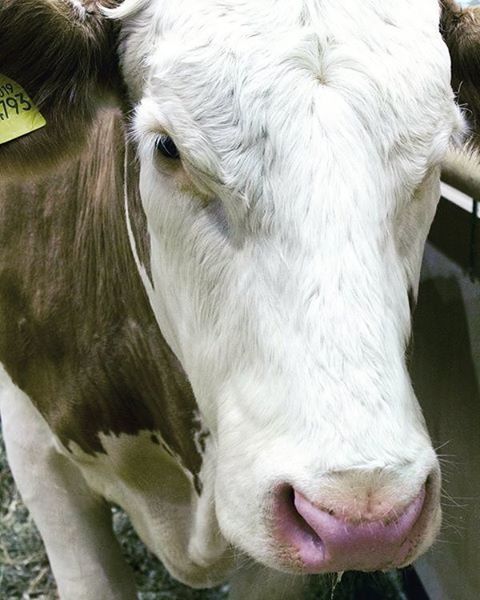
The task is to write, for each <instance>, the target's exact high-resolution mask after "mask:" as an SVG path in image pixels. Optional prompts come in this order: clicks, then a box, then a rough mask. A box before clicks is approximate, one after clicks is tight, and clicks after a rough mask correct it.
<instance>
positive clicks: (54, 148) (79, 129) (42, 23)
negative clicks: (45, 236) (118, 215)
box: [0, 0, 118, 174]
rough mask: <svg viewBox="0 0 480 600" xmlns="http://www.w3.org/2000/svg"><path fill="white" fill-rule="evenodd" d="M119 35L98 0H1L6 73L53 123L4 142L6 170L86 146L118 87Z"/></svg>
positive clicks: (0, 61) (0, 151) (1, 160)
mask: <svg viewBox="0 0 480 600" xmlns="http://www.w3.org/2000/svg"><path fill="white" fill-rule="evenodd" d="M105 5H107V6H108V5H109V6H111V7H113V6H115V5H116V2H112V1H110V2H108V1H107V2H102V6H105ZM115 37H116V36H115V25H114V23H113V22H112V21H111V20H110V19H107V18H105V17H104V15H103V14H102V13H101V11H100V3H99V2H96V1H94V0H81V1H80V0H21V1H19V0H2V1H1V2H0V73H1V74H3V75H6V76H7V77H10V78H11V79H13V80H14V81H16V82H17V83H19V84H20V85H21V86H22V87H23V88H24V89H25V90H26V92H27V93H28V95H29V96H30V97H31V98H32V99H33V101H34V102H35V104H36V105H37V106H38V108H39V109H40V111H41V112H42V114H43V116H44V117H45V118H46V121H47V126H46V127H44V128H43V129H39V130H38V131H35V132H33V133H31V134H29V135H28V136H24V137H22V138H19V139H17V140H15V141H14V142H9V143H6V144H2V145H0V164H1V165H2V174H5V173H6V174H8V173H12V172H13V173H15V174H18V173H20V174H22V172H23V173H24V172H26V173H28V174H31V172H32V171H35V170H44V169H45V168H48V167H49V166H50V165H53V164H56V163H57V162H58V161H59V160H63V159H68V158H69V157H71V156H72V155H73V154H75V153H76V152H78V151H79V150H81V148H82V147H83V145H84V140H85V137H86V136H85V134H86V132H87V131H88V126H89V124H90V123H91V122H92V121H93V118H94V116H95V113H96V111H97V109H98V108H99V106H101V105H102V103H104V102H105V101H107V100H108V97H109V96H111V94H112V91H113V90H115V89H116V88H117V87H118V75H117V73H118V70H117V59H116V41H115Z"/></svg>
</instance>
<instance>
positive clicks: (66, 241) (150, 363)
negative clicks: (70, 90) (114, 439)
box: [0, 110, 201, 489]
mask: <svg viewBox="0 0 480 600" xmlns="http://www.w3.org/2000/svg"><path fill="white" fill-rule="evenodd" d="M88 133H89V138H90V139H89V142H88V145H87V147H86V148H85V150H84V152H83V153H82V154H81V156H80V157H79V159H77V160H75V161H71V163H70V164H69V165H68V166H66V167H62V168H61V169H58V170H56V171H54V172H52V173H51V174H49V175H48V176H43V177H41V178H39V179H37V181H36V182H35V183H34V184H32V183H23V184H18V183H7V184H6V183H5V182H3V183H2V185H1V186H0V240H1V253H0V362H2V363H3V364H4V365H5V367H6V369H7V371H8V373H9V374H10V376H11V377H12V379H13V380H14V381H15V383H16V384H17V385H18V386H19V387H20V388H21V389H22V390H24V391H25V392H26V393H27V394H28V395H29V396H30V398H31V399H32V400H33V402H34V404H35V405H36V406H37V407H38V409H39V410H40V412H41V413H42V414H43V415H44V417H45V419H46V420H47V422H48V423H49V425H50V427H51V429H52V430H53V431H54V432H55V433H56V434H57V435H58V436H59V437H60V439H61V440H62V441H63V442H64V443H65V444H66V445H68V442H69V441H71V440H73V441H75V442H76V443H77V444H78V445H79V446H80V447H81V448H82V449H83V450H84V451H85V452H88V453H93V452H101V451H102V450H103V448H102V445H101V443H100V440H99V438H98V433H99V432H105V433H109V432H110V433H114V434H120V433H130V434H134V433H136V432H138V431H140V430H159V431H160V432H161V434H162V438H163V440H164V441H165V442H166V444H168V446H169V448H170V449H171V450H172V451H173V452H174V453H175V454H177V455H178V456H180V457H181V459H182V461H183V463H184V465H185V466H186V467H187V468H188V469H189V470H190V471H191V472H192V473H193V474H194V475H195V476H196V475H197V474H198V471H199V469H200V466H201V456H200V455H199V454H198V452H197V450H196V447H195V444H194V436H193V432H194V430H195V428H196V427H197V424H196V422H195V414H194V413H195V410H196V402H195V399H194V396H193V393H192V391H191V388H190V386H189V384H188V382H187V380H186V378H185V375H184V373H183V371H182V369H181V367H180V365H179V363H178V361H177V359H176V358H175V356H174V355H173V353H172V352H171V351H170V349H169V347H168V346H167V344H166V342H165V340H164V339H163V337H162V334H161V332H160V330H159V328H158V325H157V323H156V320H155V318H154V315H153V313H152V310H151V308H150V304H149V302H148V299H147V297H146V294H145V290H144V287H143V284H142V282H141V280H140V276H139V275H138V271H137V268H136V265H135V263H134V260H133V256H132V253H131V250H130V244H129V240H128V235H127V230H126V224H125V218H124V206H123V179H124V177H123V173H124V152H125V144H124V132H123V125H122V120H121V115H120V114H119V113H118V112H114V111H112V110H108V111H106V112H105V111H101V112H100V113H99V114H98V116H97V119H96V121H95V122H94V124H93V127H91V128H89V129H88ZM129 171H130V178H131V179H132V185H133V186H137V185H138V182H137V180H136V179H135V169H134V168H132V167H131V168H130V169H129ZM130 211H131V213H132V214H133V213H136V214H137V216H138V206H137V205H136V203H135V202H132V204H131V206H130ZM135 221H136V222H138V219H134V222H135ZM138 234H139V235H138V237H139V238H141V237H142V232H141V231H139V232H138ZM196 483H197V484H198V480H196ZM197 489H198V485H197Z"/></svg>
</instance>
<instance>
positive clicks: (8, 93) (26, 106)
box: [0, 74, 47, 144]
mask: <svg viewBox="0 0 480 600" xmlns="http://www.w3.org/2000/svg"><path fill="white" fill-rule="evenodd" d="M46 124H47V122H46V121H45V119H44V118H43V117H42V115H41V114H40V111H39V110H38V108H37V107H36V106H35V104H34V103H33V102H32V100H31V98H29V97H28V95H27V93H26V92H25V90H24V89H23V88H22V87H21V86H20V85H18V83H16V82H15V81H13V79H9V78H8V77H5V75H2V74H0V144H5V142H9V141H10V140H14V139H15V138H18V137H20V136H22V135H25V134H27V133H31V132H32V131H35V130H36V129H40V128H41V127H45V125H46Z"/></svg>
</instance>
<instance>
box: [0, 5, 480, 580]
mask: <svg viewBox="0 0 480 600" xmlns="http://www.w3.org/2000/svg"><path fill="white" fill-rule="evenodd" d="M105 2H106V3H108V4H110V5H116V4H121V5H120V7H119V8H118V9H117V10H116V11H114V14H113V16H116V17H117V18H118V19H120V20H121V32H120V36H121V37H120V42H121V43H120V52H121V62H122V67H123V73H124V78H125V81H126V84H127V87H128V90H129V94H130V98H131V100H132V101H133V103H134V105H135V111H134V115H135V117H134V120H133V131H134V136H135V138H136V143H137V148H138V156H139V162H140V170H141V176H140V192H141V197H142V201H143V206H144V209H145V213H146V216H147V221H148V228H149V234H150V238H151V240H150V241H151V257H150V260H149V262H150V263H151V264H148V265H141V264H140V265H139V266H140V269H141V272H142V273H143V274H144V275H145V276H144V282H145V286H146V288H147V291H148V293H149V296H150V299H151V302H152V306H153V307H154V310H155V313H156V316H157V319H158V322H159V324H160V327H161V329H162V332H163V333H164V335H165V337H166V338H167V340H168V342H169V343H170V345H171V347H172V349H173V350H174V351H175V353H176V354H177V355H178V357H179V359H180V360H181V362H182V364H183V367H184V369H185V371H186V373H187V375H188V377H189V379H190V381H191V383H192V386H193V389H194V391H195V394H196V397H197V401H198V405H199V409H200V412H201V418H202V421H203V424H204V425H205V427H207V428H208V429H209V431H210V433H211V435H210V437H209V438H208V441H209V443H208V445H207V449H206V455H205V460H204V472H202V474H201V475H202V477H203V478H204V482H207V483H208V486H205V487H208V488H209V489H210V491H212V490H213V493H214V496H215V502H214V505H213V506H212V511H214V512H215V514H216V516H217V517H218V521H219V525H220V529H221V532H222V533H223V535H224V536H225V538H226V539H227V540H229V541H230V542H232V543H233V545H235V546H236V547H237V548H239V549H241V550H243V551H244V552H246V553H247V554H249V555H250V556H252V557H254V558H256V559H258V560H260V561H262V562H264V563H266V564H267V565H271V566H273V567H275V568H279V569H283V570H287V571H288V570H290V571H296V572H298V571H302V572H321V571H332V570H345V569H352V568H355V569H367V570H368V569H374V568H385V567H389V566H391V565H400V564H404V563H406V562H408V561H410V560H412V559H413V558H415V556H417V555H418V554H419V553H420V552H421V551H422V550H424V549H425V548H426V547H427V546H428V545H429V543H430V542H431V541H432V539H433V537H434V536H435V533H436V530H437V528H438V524H439V520H440V508H439V500H438V495H439V473H438V464H437V460H436V457H435V454H434V452H433V449H432V447H431V443H430V441H429V438H428V435H427V433H426V430H425V425H424V422H423V419H422V416H421V412H420V409H419V407H418V404H417V401H416V399H415V396H414V393H413V391H412V388H411V384H410V381H409V378H408V375H407V371H406V366H405V359H404V355H405V349H406V345H407V342H408V338H409V335H410V319H411V317H410V309H409V298H410V300H411V301H414V299H415V295H416V290H417V284H418V275H419V274H418V272H419V265H420V261H421V254H422V249H423V245H424V241H425V237H426V234H427V230H428V227H429V225H430V222H431V219H432V216H433V213H434V210H435V205H436V201H437V197H438V180H439V162H440V160H441V159H442V156H443V155H444V153H445V151H446V149H447V146H448V144H449V140H450V139H451V137H452V135H454V134H455V133H456V132H457V131H458V130H459V129H461V122H460V118H459V114H458V110H457V109H456V107H455V104H454V100H453V93H452V90H451V87H450V61H449V56H448V51H447V48H446V46H445V45H444V44H443V42H442V40H441V37H440V33H439V31H438V28H439V12H440V11H439V7H438V5H437V2H436V0H424V1H423V2H415V1H414V0H403V1H402V2H380V1H378V2H375V1H373V0H369V1H368V2H338V1H337V0H318V1H313V0H304V1H301V0H296V1H292V0H263V1H262V2H259V1H254V0H251V1H245V0H242V1H240V0H239V1H234V0H229V1H228V2H225V1H220V0H209V1H208V2H207V1H206V0H204V1H202V2H194V1H191V2H189V1H187V0H184V1H182V2H178V1H176V0H125V2H123V3H120V2H119V0H108V1H107V0H105ZM441 3H442V4H443V5H444V15H443V20H442V27H443V29H444V37H445V39H446V41H447V42H448V45H449V48H450V52H451V56H452V59H453V61H452V62H453V67H454V72H453V75H454V78H453V81H454V83H455V82H457V83H458V82H460V81H461V82H462V85H461V87H460V88H459V90H460V97H461V100H462V101H463V99H464V100H465V101H466V102H467V103H468V105H469V107H470V110H471V114H472V115H473V117H474V121H475V120H476V122H477V124H478V123H480V94H479V91H478V83H477V78H478V69H479V68H480V67H479V66H478V65H479V58H478V57H479V56H480V50H479V48H480V43H479V40H480V25H479V21H480V19H479V18H478V12H475V11H470V12H466V13H462V12H461V11H460V10H459V9H458V7H457V6H456V5H455V3H454V1H453V0H442V2H441ZM97 4H98V3H97V2H96V1H95V0H72V1H71V2H64V1H61V0H24V1H23V2H15V1H11V0H8V1H5V2H2V3H0V72H3V73H7V74H8V75H9V76H11V77H12V78H13V79H15V80H18V81H19V82H20V83H22V82H23V83H24V84H25V86H28V89H29V91H30V93H31V94H32V97H34V98H35V99H36V100H37V102H38V103H39V105H40V108H41V110H42V113H43V114H44V115H45V116H46V120H47V123H48V126H47V127H45V128H43V129H41V130H39V131H36V132H34V133H32V134H31V135H30V136H24V137H22V138H20V139H19V140H15V142H12V143H8V144H4V145H2V146H0V163H1V166H2V175H4V173H5V172H6V171H8V172H12V173H13V174H14V175H18V173H19V172H22V171H25V170H30V169H35V170H38V169H40V170H41V169H46V168H48V166H49V165H50V164H52V163H55V164H56V163H57V162H58V160H60V159H62V158H64V157H65V155H66V153H67V152H70V153H73V152H75V151H76V150H77V147H81V143H80V141H81V140H79V132H80V131H88V128H87V127H86V124H88V123H89V122H91V120H92V115H94V114H95V111H96V110H97V108H98V106H99V105H100V104H101V100H102V98H104V97H105V92H106V91H107V92H111V91H112V90H114V89H117V88H118V83H116V82H117V80H116V79H115V72H116V71H115V68H113V69H112V65H115V64H116V61H115V58H114V57H113V56H112V52H113V49H114V48H116V45H115V43H113V41H112V37H111V34H112V32H113V28H112V27H111V21H107V20H106V19H105V18H104V17H103V16H102V14H101V13H100V11H99V10H98V6H97ZM32 11H35V19H32V18H31V14H32ZM12 24H13V25H12ZM32 55H34V56H35V57H36V60H35V61H32V60H31V56H32ZM52 56H55V57H56V61H55V69H53V70H52V69H51V57H52ZM47 74H48V76H47ZM112 75H113V77H112ZM176 149H178V153H179V155H178V157H177V156H176ZM168 155H170V157H168ZM125 172H128V169H125ZM127 189H129V188H128V187H127ZM127 200H128V198H127ZM133 233H134V232H133ZM133 237H134V235H133V236H132V238H133ZM132 241H133V239H132ZM147 272H148V273H149V272H151V274H152V276H151V280H150V278H149V276H148V275H147ZM152 281H153V283H152ZM410 304H411V302H410ZM212 482H213V483H212ZM205 497H207V496H206V495H204V496H203V498H205ZM206 504H207V505H208V500H207V501H206ZM210 516H211V515H210ZM195 552H196V556H197V558H198V562H203V564H207V563H208V560H207V558H206V557H205V556H203V555H202V551H201V548H200V549H199V548H198V547H197V549H196V551H195Z"/></svg>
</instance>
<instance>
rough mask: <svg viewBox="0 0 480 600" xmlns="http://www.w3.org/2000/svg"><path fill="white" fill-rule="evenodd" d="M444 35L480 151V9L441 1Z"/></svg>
mask: <svg viewBox="0 0 480 600" xmlns="http://www.w3.org/2000/svg"><path fill="white" fill-rule="evenodd" d="M441 4H442V18H441V23H440V27H441V31H442V34H443V38H444V40H445V43H446V44H447V46H448V48H449V50H450V56H451V59H452V86H453V89H454V91H455V92H456V93H457V94H458V101H459V103H460V104H461V105H463V106H465V108H466V109H467V111H466V114H467V117H468V118H469V120H470V123H471V126H472V135H473V137H472V141H473V143H474V144H475V145H476V146H477V148H480V7H474V8H466V9H462V8H461V7H459V6H458V4H457V3H456V2H454V0H441Z"/></svg>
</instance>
